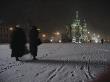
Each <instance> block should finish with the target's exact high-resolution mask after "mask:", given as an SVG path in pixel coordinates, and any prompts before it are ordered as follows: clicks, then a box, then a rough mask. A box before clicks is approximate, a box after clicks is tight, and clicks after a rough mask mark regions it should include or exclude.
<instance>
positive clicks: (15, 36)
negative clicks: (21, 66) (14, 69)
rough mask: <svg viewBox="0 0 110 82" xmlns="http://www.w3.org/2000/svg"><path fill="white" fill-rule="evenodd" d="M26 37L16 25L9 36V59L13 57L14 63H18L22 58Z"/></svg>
mask: <svg viewBox="0 0 110 82" xmlns="http://www.w3.org/2000/svg"><path fill="white" fill-rule="evenodd" d="M25 45H26V35H25V32H24V30H23V29H22V28H20V26H19V25H16V27H15V29H14V30H13V32H12V34H11V42H10V48H11V49H12V53H11V57H15V58H16V61H19V57H22V56H23V54H24V53H25Z"/></svg>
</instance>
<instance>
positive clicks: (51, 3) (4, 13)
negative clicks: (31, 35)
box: [0, 0, 110, 35]
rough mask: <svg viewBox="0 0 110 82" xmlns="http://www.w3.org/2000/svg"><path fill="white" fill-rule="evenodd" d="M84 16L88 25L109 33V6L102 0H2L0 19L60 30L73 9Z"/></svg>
mask: <svg viewBox="0 0 110 82" xmlns="http://www.w3.org/2000/svg"><path fill="white" fill-rule="evenodd" d="M76 10H78V11H79V15H80V17H81V19H83V18H85V19H86V20H87V23H88V28H89V29H90V30H92V31H95V32H100V33H104V34H107V35H110V7H109V2H107V1H106V0H104V1H101V0H3V1H1V2H0V20H3V21H5V22H7V23H28V22H29V23H32V24H36V25H38V26H40V27H41V29H43V30H44V31H54V30H55V31H56V30H62V29H63V28H64V26H65V25H68V24H71V23H72V22H73V19H74V16H75V11H76Z"/></svg>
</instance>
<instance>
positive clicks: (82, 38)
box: [66, 11, 89, 43]
mask: <svg viewBox="0 0 110 82" xmlns="http://www.w3.org/2000/svg"><path fill="white" fill-rule="evenodd" d="M66 34H67V36H68V37H69V38H71V41H72V42H75V43H82V42H87V41H88V39H89V36H88V30H87V23H86V21H85V20H83V22H81V20H80V19H79V13H78V11H76V17H75V19H74V21H73V23H72V24H71V25H70V27H68V26H67V27H66Z"/></svg>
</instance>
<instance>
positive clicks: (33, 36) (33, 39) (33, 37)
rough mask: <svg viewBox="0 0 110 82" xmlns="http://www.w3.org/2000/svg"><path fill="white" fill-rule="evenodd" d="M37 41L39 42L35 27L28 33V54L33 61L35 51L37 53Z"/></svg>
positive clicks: (35, 54)
mask: <svg viewBox="0 0 110 82" xmlns="http://www.w3.org/2000/svg"><path fill="white" fill-rule="evenodd" d="M38 41H39V31H38V30H37V27H36V26H32V29H31V30H30V32H29V44H30V45H29V47H30V53H31V55H32V56H33V60H37V59H36V56H37V51H38V45H39V44H38Z"/></svg>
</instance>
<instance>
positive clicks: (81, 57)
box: [0, 43, 110, 82]
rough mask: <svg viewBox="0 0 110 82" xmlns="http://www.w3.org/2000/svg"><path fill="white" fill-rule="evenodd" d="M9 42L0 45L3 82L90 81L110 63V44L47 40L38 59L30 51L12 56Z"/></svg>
mask: <svg viewBox="0 0 110 82" xmlns="http://www.w3.org/2000/svg"><path fill="white" fill-rule="evenodd" d="M10 54H11V50H10V49H9V45H8V44H4V45H0V82H88V81H90V80H93V79H95V78H96V77H97V75H99V74H100V73H102V72H103V71H104V70H105V69H106V67H107V65H108V64H109V62H110V44H103V45H102V44H89V43H88V44H74V43H52V44H51V43H50V44H49V43H45V44H42V45H40V46H39V49H38V56H37V58H38V59H39V60H38V61H32V56H31V55H30V54H27V55H25V56H23V57H22V58H21V59H22V60H23V61H22V62H21V61H15V58H11V57H10Z"/></svg>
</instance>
